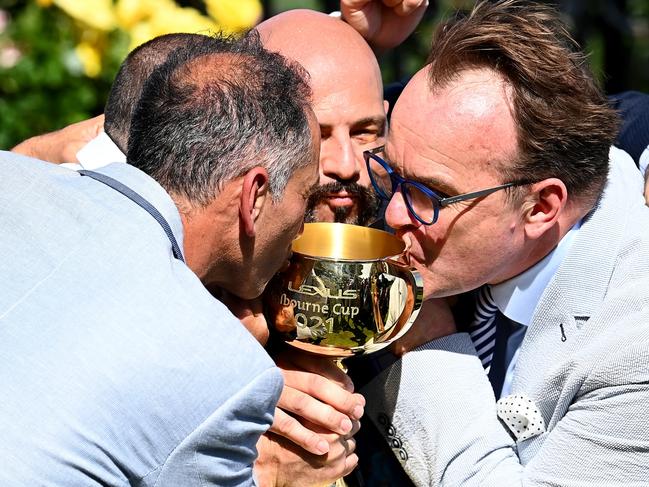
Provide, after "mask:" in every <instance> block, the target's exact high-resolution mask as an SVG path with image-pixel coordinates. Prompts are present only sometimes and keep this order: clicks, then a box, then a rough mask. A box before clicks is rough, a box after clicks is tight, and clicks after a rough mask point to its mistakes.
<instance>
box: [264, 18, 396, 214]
mask: <svg viewBox="0 0 649 487" xmlns="http://www.w3.org/2000/svg"><path fill="white" fill-rule="evenodd" d="M257 31H258V32H259V34H260V37H261V40H262V43H263V44H264V47H265V48H266V49H268V50H269V51H274V52H278V53H280V54H282V55H283V56H285V57H287V58H289V59H291V60H293V61H296V62H298V63H300V64H301V65H302V66H303V67H304V68H305V69H306V71H307V72H308V73H309V84H310V85H311V89H312V91H313V109H314V112H315V115H316V118H317V119H318V123H319V125H320V132H321V136H322V139H321V146H320V185H321V186H320V189H321V191H319V192H317V193H316V194H314V196H313V198H312V201H311V202H310V205H309V210H308V212H307V220H308V221H313V220H315V221H341V222H346V223H355V224H361V225H364V224H368V223H371V222H372V221H373V220H374V219H375V217H376V213H377V210H378V202H377V201H376V197H375V195H374V192H373V191H372V190H371V188H369V186H370V181H369V176H368V175H367V171H366V169H365V164H364V161H363V155H362V154H363V151H364V150H366V149H371V148H374V147H375V146H377V145H381V144H382V143H383V135H384V131H385V109H384V105H383V84H382V82H381V71H380V69H379V65H378V62H377V60H376V57H375V56H374V53H373V52H372V50H371V49H370V47H369V46H368V45H367V43H366V42H365V40H364V39H363V38H362V37H361V35H360V34H358V32H356V31H355V30H354V29H353V28H352V27H350V26H349V25H347V24H346V23H345V22H344V21H342V20H340V19H337V18H334V17H330V16H328V15H325V14H323V13H320V12H314V11H311V10H290V11H288V12H284V13H281V14H278V15H276V16H274V17H272V18H270V19H268V20H266V21H264V22H262V23H261V24H259V25H258V26H257Z"/></svg>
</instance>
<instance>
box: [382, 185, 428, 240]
mask: <svg viewBox="0 0 649 487" xmlns="http://www.w3.org/2000/svg"><path fill="white" fill-rule="evenodd" d="M385 222H386V223H387V224H388V225H389V226H390V227H392V228H394V229H395V230H399V229H400V228H404V227H407V226H416V227H418V226H420V225H422V223H421V222H420V221H419V220H417V219H416V218H415V217H414V216H413V214H412V213H410V211H408V206H407V205H406V201H405V200H404V199H403V193H402V191H401V187H399V190H398V191H397V192H396V193H394V194H393V195H392V198H391V199H390V201H389V203H388V206H387V208H386V209H385Z"/></svg>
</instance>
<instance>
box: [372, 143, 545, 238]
mask: <svg viewBox="0 0 649 487" xmlns="http://www.w3.org/2000/svg"><path fill="white" fill-rule="evenodd" d="M383 149H384V146H381V147H377V148H375V149H371V150H366V151H364V152H363V158H364V159H365V164H366V165H367V172H368V173H369V175H370V180H371V181H372V186H373V187H374V190H375V191H376V192H377V193H378V195H379V197H380V198H381V199H384V200H386V201H389V200H390V199H391V198H392V195H394V193H396V192H397V191H398V189H399V187H401V194H402V195H403V199H404V201H405V202H406V207H407V208H408V211H409V212H410V213H411V214H412V216H414V217H415V218H416V219H417V220H418V221H420V222H421V223H423V224H424V225H432V224H433V223H435V222H436V221H437V217H438V216H439V209H440V208H443V207H445V206H448V205H451V204H453V203H458V202H460V201H465V200H471V199H475V198H480V197H482V196H487V195H488V194H491V193H494V192H496V191H500V190H501V189H505V188H511V187H513V186H523V185H526V184H531V183H532V181H513V182H510V183H505V184H501V185H500V186H494V187H493V188H488V189H483V190H480V191H473V192H471V193H465V194H459V195H457V196H449V197H443V196H440V195H438V194H437V193H435V192H434V191H433V190H431V189H429V188H427V187H426V186H424V185H423V184H421V183H419V182H417V181H412V180H409V179H405V178H403V177H401V176H400V175H399V174H397V173H396V172H394V169H392V168H391V167H390V165H389V164H388V163H387V162H386V161H384V160H383V159H382V158H381V157H379V156H377V155H376V154H377V153H380V152H383Z"/></svg>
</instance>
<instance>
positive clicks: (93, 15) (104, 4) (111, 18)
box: [54, 0, 117, 31]
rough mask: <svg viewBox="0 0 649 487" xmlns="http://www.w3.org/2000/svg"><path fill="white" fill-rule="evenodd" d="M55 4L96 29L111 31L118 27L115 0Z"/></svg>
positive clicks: (61, 0)
mask: <svg viewBox="0 0 649 487" xmlns="http://www.w3.org/2000/svg"><path fill="white" fill-rule="evenodd" d="M54 4H55V5H56V6H57V7H59V8H60V9H61V10H63V11H64V12H65V13H67V14H68V15H69V16H70V17H72V18H74V19H76V20H80V21H82V22H84V23H86V24H87V25H89V26H91V27H94V28H95V29H99V30H103V31H110V30H113V29H114V28H115V27H116V26H117V21H116V18H115V11H114V7H113V0H83V1H80V0H54Z"/></svg>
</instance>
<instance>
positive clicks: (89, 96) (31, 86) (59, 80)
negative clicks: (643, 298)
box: [0, 2, 128, 148]
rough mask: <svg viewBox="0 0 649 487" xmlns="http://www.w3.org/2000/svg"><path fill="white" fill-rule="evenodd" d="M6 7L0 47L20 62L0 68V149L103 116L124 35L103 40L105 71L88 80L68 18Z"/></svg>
mask: <svg viewBox="0 0 649 487" xmlns="http://www.w3.org/2000/svg"><path fill="white" fill-rule="evenodd" d="M4 3H7V2H4ZM21 3H22V2H21ZM0 6H2V4H0ZM7 7H8V8H7ZM5 8H7V10H6V11H8V12H9V15H10V20H9V22H8V23H7V26H6V29H5V31H4V32H2V34H0V46H2V45H3V44H4V46H5V48H6V46H7V45H10V46H12V48H15V49H17V50H18V52H20V58H19V60H18V62H17V63H16V64H15V65H14V66H12V67H2V66H0V147H2V148H9V147H12V146H13V145H15V144H16V143H18V142H20V141H21V140H24V139H26V138H28V137H30V136H32V135H34V134H39V133H43V132H47V131H51V130H54V129H57V128H60V127H63V126H65V125H68V124H70V123H73V122H77V121H79V120H83V119H85V118H88V117H90V116H93V115H97V114H100V113H102V111H103V107H104V103H105V98H106V95H107V93H108V90H109V88H110V85H111V83H112V80H113V77H114V75H115V73H116V71H117V68H118V67H119V64H120V63H121V61H122V57H123V55H124V52H126V47H127V45H128V39H127V38H126V36H125V35H123V34H122V35H120V34H119V33H118V32H117V31H116V34H112V35H108V36H107V38H106V39H105V42H106V43H107V49H106V55H105V58H104V59H103V65H104V69H103V70H102V72H101V74H100V75H99V76H98V77H96V78H89V77H87V76H85V75H84V73H83V69H82V67H81V64H80V62H79V60H78V59H77V58H76V56H75V54H74V48H75V46H76V44H77V42H78V39H77V38H76V37H75V35H76V32H77V30H78V29H77V28H76V25H75V23H74V21H73V20H72V19H70V17H68V16H67V15H65V14H64V13H63V12H62V11H60V10H58V9H56V8H41V7H39V6H38V5H36V3H34V2H27V3H26V4H23V5H22V6H21V5H20V4H18V5H13V6H11V5H9V6H5ZM9 43H10V44H9Z"/></svg>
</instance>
